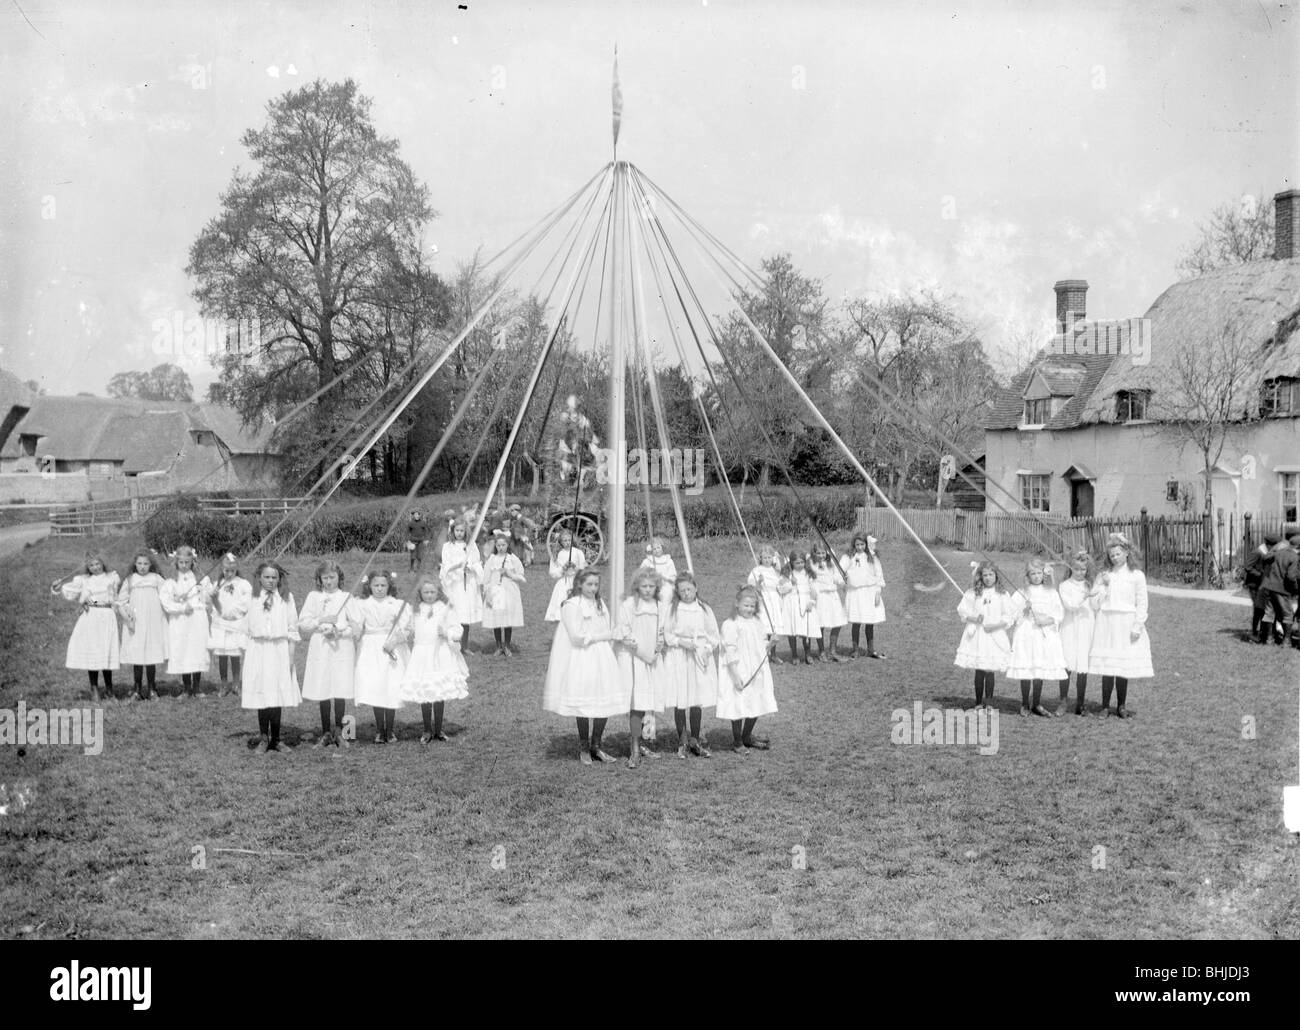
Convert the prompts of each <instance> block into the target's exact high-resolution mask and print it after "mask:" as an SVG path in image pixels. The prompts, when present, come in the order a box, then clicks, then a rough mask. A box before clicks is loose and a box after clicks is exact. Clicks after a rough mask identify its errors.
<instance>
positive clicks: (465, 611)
mask: <svg viewBox="0 0 1300 1030" xmlns="http://www.w3.org/2000/svg"><path fill="white" fill-rule="evenodd" d="M447 532H448V534H449V538H448V540H447V542H446V543H444V544H443V545H442V562H441V564H440V565H439V567H438V579H439V581H440V582H441V583H442V589H443V593H445V594H446V595H447V600H448V601H449V602H450V604H451V607H452V609H453V610H454V611H455V612H456V621H457V622H458V623H460V626H461V634H460V653H461V654H469V628H470V627H471V626H474V625H477V624H478V623H480V622H482V621H483V599H482V598H481V597H480V596H479V594H480V591H481V589H482V583H483V559H482V558H481V557H479V553H478V548H477V547H475V546H474V545H473V544H471V543H470V542H469V527H467V526H466V525H465V523H464V522H463V521H461V520H459V519H457V520H455V521H453V522H452V523H451V525H450V526H449V527H448V530H447Z"/></svg>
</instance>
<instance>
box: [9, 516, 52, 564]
mask: <svg viewBox="0 0 1300 1030" xmlns="http://www.w3.org/2000/svg"><path fill="white" fill-rule="evenodd" d="M49 535H50V524H49V523H48V522H28V523H26V524H24V525H21V526H5V527H4V528H3V529H0V558H7V557H9V555H11V554H15V553H17V552H18V551H21V550H22V549H23V548H24V547H26V546H27V545H28V544H30V543H33V542H34V541H36V540H43V539H44V538H45V537H47V536H49Z"/></svg>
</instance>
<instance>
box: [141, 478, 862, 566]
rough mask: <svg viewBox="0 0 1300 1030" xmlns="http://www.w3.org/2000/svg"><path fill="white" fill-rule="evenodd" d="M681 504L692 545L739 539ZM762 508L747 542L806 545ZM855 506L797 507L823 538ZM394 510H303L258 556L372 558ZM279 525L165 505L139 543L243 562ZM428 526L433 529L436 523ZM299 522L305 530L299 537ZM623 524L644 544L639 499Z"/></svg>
mask: <svg viewBox="0 0 1300 1030" xmlns="http://www.w3.org/2000/svg"><path fill="white" fill-rule="evenodd" d="M661 497H662V499H661ZM682 502H683V504H682V514H683V518H684V520H685V522H686V531H687V533H688V534H689V535H690V536H691V538H692V539H696V538H700V537H719V536H738V535H739V532H740V531H739V528H738V527H737V525H736V517H735V514H734V512H733V511H732V508H731V502H730V500H729V499H728V498H726V497H725V496H722V497H719V496H717V495H714V496H711V497H703V496H699V497H696V496H689V495H688V496H685V497H683V498H682ZM763 502H764V503H760V502H759V500H758V498H757V497H756V495H755V494H754V493H753V491H750V492H749V493H748V494H747V495H746V497H745V499H744V501H743V502H742V504H741V513H742V514H743V515H744V518H745V525H746V528H747V529H748V530H749V532H750V535H751V536H753V537H754V538H756V539H764V540H768V539H792V538H793V539H799V540H808V541H810V542H811V540H812V528H811V526H810V525H809V522H808V517H807V516H805V514H804V512H803V511H802V510H801V509H800V507H799V505H798V504H796V503H795V501H794V499H793V498H792V497H791V496H790V495H789V494H784V493H780V494H772V495H765V496H764V498H763ZM860 503H861V494H860V493H851V492H848V491H846V492H845V493H844V494H842V495H829V496H827V495H822V496H817V497H808V498H805V500H804V505H805V506H806V508H807V510H808V513H809V515H811V517H812V519H813V521H814V522H815V523H816V525H817V526H818V527H819V528H820V529H821V530H822V532H824V533H832V532H844V531H847V530H850V529H852V528H853V525H854V522H855V520H856V517H857V512H856V508H857V506H858V505H859V504H860ZM399 507H400V501H397V500H393V501H389V502H381V503H366V504H361V505H352V504H348V505H339V506H337V507H327V508H326V509H325V510H323V511H322V512H321V513H320V514H318V515H316V516H314V517H313V518H311V520H310V521H307V516H308V514H309V513H310V508H304V510H303V511H301V512H296V513H293V514H291V515H290V516H289V518H288V519H287V520H286V521H285V524H284V525H283V526H282V527H280V528H279V529H278V530H277V531H276V533H275V535H274V536H273V538H272V539H271V540H269V541H268V542H267V544H266V545H265V546H264V547H263V548H262V551H263V553H265V551H266V550H268V549H270V550H271V551H272V552H274V551H278V550H279V549H280V548H281V547H282V546H284V544H285V542H286V541H289V538H290V537H291V536H292V537H293V540H292V541H289V547H288V553H290V554H330V553H338V552H342V551H350V550H354V549H355V550H359V551H367V552H368V551H373V550H375V549H376V548H377V547H378V545H379V541H380V540H381V538H382V537H383V535H384V532H385V530H387V529H388V526H389V523H391V522H392V520H393V518H394V517H395V516H396V515H397V512H398V510H399ZM765 509H766V510H765ZM651 510H652V512H653V514H654V526H655V532H656V533H657V534H658V535H660V536H663V537H667V538H675V537H676V536H677V523H676V520H675V519H674V518H673V512H672V503H671V501H670V500H669V499H668V498H667V497H663V496H662V495H661V496H660V497H656V498H654V499H653V500H652V502H651ZM525 513H526V514H528V515H529V516H530V517H531V518H533V519H534V520H535V521H536V522H537V523H538V524H539V525H540V526H541V527H542V533H545V527H546V521H545V519H544V517H543V513H542V511H541V509H540V507H537V508H529V507H525ZM279 521H280V517H279V516H264V517H254V516H249V515H223V514H220V513H213V512H205V511H196V510H193V509H191V508H188V507H181V506H175V505H169V506H168V507H166V508H163V509H161V510H160V511H158V512H157V513H156V514H155V515H154V516H153V517H152V518H150V519H149V520H148V521H147V522H146V523H145V527H144V534H145V542H146V543H147V544H148V545H149V546H150V547H152V548H154V549H155V550H157V551H161V552H163V553H164V554H166V553H167V552H169V551H174V550H175V549H176V548H177V547H178V546H179V545H181V544H189V545H190V546H191V547H193V548H195V549H196V550H197V551H198V552H199V553H200V554H204V555H213V556H215V555H218V554H224V553H225V552H226V551H233V552H234V553H235V554H247V553H248V552H249V551H251V550H252V549H253V547H254V546H255V545H256V544H257V542H258V541H259V540H261V539H262V537H263V536H264V535H265V534H266V533H268V532H270V530H271V529H272V527H274V526H275V525H276V524H277V523H278V522H279ZM434 521H435V524H436V522H437V515H435V517H434ZM304 522H306V526H305V528H302V530H301V532H299V529H300V527H303V525H304ZM625 523H626V527H627V539H628V540H629V541H631V542H634V543H640V542H642V541H644V540H645V539H646V536H647V534H646V521H645V513H644V509H643V507H642V506H641V504H640V499H639V498H634V495H633V493H632V492H631V491H629V492H628V495H627V506H626V509H625ZM492 524H493V523H492V522H491V521H489V522H488V523H487V528H489V529H490V528H491V526H492ZM405 528H406V527H405V525H404V524H403V525H401V526H399V528H398V530H397V532H396V533H394V534H393V536H392V537H391V538H390V539H389V540H388V542H387V544H386V545H385V547H384V550H386V551H400V550H402V549H403V548H404V547H405V543H406V533H405ZM295 534H296V535H295Z"/></svg>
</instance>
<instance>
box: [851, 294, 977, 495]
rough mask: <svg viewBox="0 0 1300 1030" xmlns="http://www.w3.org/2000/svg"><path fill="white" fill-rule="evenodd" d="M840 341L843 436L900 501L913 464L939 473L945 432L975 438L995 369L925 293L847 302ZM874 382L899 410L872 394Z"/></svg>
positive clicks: (955, 317)
mask: <svg viewBox="0 0 1300 1030" xmlns="http://www.w3.org/2000/svg"><path fill="white" fill-rule="evenodd" d="M840 340H841V346H842V348H843V354H842V361H843V362H844V368H845V369H846V373H847V377H846V380H845V384H844V385H845V387H846V389H844V390H842V391H841V392H840V396H841V398H842V399H843V403H842V406H844V405H847V410H846V411H845V413H844V421H845V423H846V425H847V430H848V442H849V443H850V445H851V446H852V447H853V448H854V449H855V450H857V451H858V452H859V453H861V454H863V455H864V457H865V458H866V459H867V460H868V462H869V463H870V464H871V465H874V466H875V468H876V470H878V471H879V472H880V473H882V474H883V475H884V477H885V478H886V480H887V482H888V483H889V484H890V491H889V492H890V493H891V494H892V496H893V498H894V500H895V501H901V500H902V499H903V491H904V490H905V489H906V487H907V485H908V482H909V479H910V478H911V476H912V475H913V472H914V471H915V470H917V469H918V468H919V469H921V470H922V471H924V472H925V473H927V477H928V474H929V473H930V472H932V471H933V472H934V473H935V474H937V469H938V459H937V458H936V457H935V456H934V450H935V449H938V450H946V449H947V446H946V444H945V443H944V438H945V437H946V438H948V439H956V440H957V441H958V442H960V443H961V444H962V445H963V447H966V446H970V445H972V444H973V443H974V442H975V441H976V440H977V439H978V435H979V429H980V426H981V425H982V420H983V412H984V410H985V407H986V404H987V399H988V398H989V397H990V396H992V392H993V391H992V387H993V384H994V382H995V376H994V374H993V370H992V368H991V367H990V365H989V363H988V360H987V358H986V356H985V354H984V350H983V347H982V346H981V344H980V341H979V340H978V339H977V338H976V337H975V336H974V334H973V332H972V330H971V327H970V326H969V325H968V324H967V323H966V321H965V320H964V319H963V318H962V317H961V316H960V315H959V314H958V313H957V311H956V310H955V309H954V308H953V307H952V306H951V305H950V304H949V303H948V302H946V301H944V300H943V299H941V298H939V297H936V296H934V295H932V294H928V293H926V294H920V295H904V296H900V297H890V298H887V299H885V300H875V301H873V300H866V299H857V300H852V301H849V302H848V303H847V304H845V305H844V307H843V321H842V323H841V328H840ZM876 383H880V384H881V386H882V387H883V388H884V391H885V395H886V396H888V397H892V398H895V399H896V400H897V401H898V402H901V406H902V408H903V409H904V410H903V412H900V411H899V409H898V405H890V404H888V403H885V402H883V401H880V400H878V399H877V398H878V395H879V394H880V388H879V387H877V386H876V385H875V384H876ZM864 390H865V393H864V392H863V391H864Z"/></svg>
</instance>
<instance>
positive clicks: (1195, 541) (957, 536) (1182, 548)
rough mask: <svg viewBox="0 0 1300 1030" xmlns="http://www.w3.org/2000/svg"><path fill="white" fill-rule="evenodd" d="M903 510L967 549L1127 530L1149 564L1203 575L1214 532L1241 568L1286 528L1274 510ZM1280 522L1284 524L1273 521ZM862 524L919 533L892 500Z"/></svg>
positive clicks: (1048, 547) (1070, 546) (896, 536)
mask: <svg viewBox="0 0 1300 1030" xmlns="http://www.w3.org/2000/svg"><path fill="white" fill-rule="evenodd" d="M898 510H899V513H900V514H901V515H902V516H903V518H904V519H906V520H907V522H908V524H909V525H910V526H911V527H912V529H913V530H914V531H915V532H916V534H917V536H919V537H920V538H921V539H922V540H923V541H925V542H926V543H928V544H930V543H938V544H947V545H950V546H953V547H957V548H960V549H962V550H965V551H1012V552H1018V551H1028V552H1033V553H1040V554H1044V555H1063V554H1070V553H1072V552H1074V551H1077V550H1086V551H1088V552H1090V553H1091V554H1093V555H1098V556H1099V555H1101V554H1102V552H1103V551H1104V550H1105V546H1106V537H1107V535H1108V534H1110V533H1123V534H1124V535H1125V536H1127V537H1128V538H1129V540H1131V541H1132V542H1133V543H1134V545H1135V546H1136V547H1137V549H1138V552H1139V554H1140V556H1141V558H1142V563H1143V567H1144V568H1145V569H1146V571H1148V572H1151V573H1155V574H1157V575H1178V576H1180V577H1181V578H1184V579H1187V578H1199V575H1200V574H1199V571H1198V570H1199V567H1200V565H1201V559H1202V553H1203V549H1204V546H1205V541H1206V537H1207V534H1208V536H1209V539H1210V541H1211V553H1212V554H1214V556H1215V558H1216V560H1217V562H1218V566H1219V572H1220V573H1221V574H1226V573H1228V572H1231V571H1232V570H1233V569H1235V568H1238V567H1239V566H1240V564H1241V561H1242V560H1243V558H1244V556H1245V554H1246V553H1248V552H1249V550H1250V547H1251V546H1252V538H1253V543H1256V544H1257V543H1258V542H1259V540H1261V539H1262V534H1263V533H1264V532H1266V531H1274V532H1276V531H1278V530H1280V529H1281V526H1282V523H1281V519H1280V517H1277V516H1273V517H1271V518H1270V516H1269V515H1268V514H1262V515H1254V516H1251V515H1247V516H1245V517H1244V518H1243V519H1238V518H1237V517H1236V515H1235V513H1232V512H1228V513H1226V514H1220V515H1219V516H1218V517H1217V518H1216V519H1214V520H1210V519H1207V518H1206V517H1205V516H1203V515H1175V516H1168V515H1156V516H1151V515H1149V514H1148V513H1147V511H1146V509H1143V510H1142V511H1141V512H1140V513H1139V514H1137V515H1122V516H1115V515H1110V516H1094V517H1092V518H1078V519H1072V518H1065V517H1062V516H1060V515H1050V514H1037V515H1036V514H1031V513H1029V512H1013V513H1003V512H982V511H964V510H962V509H960V508H940V509H935V508H900V509H898ZM1274 522H1276V525H1273V523H1274ZM858 527H859V528H860V529H862V530H865V531H866V532H869V533H871V534H872V535H873V536H875V537H877V538H878V539H880V540H907V539H911V534H909V533H908V532H907V530H906V529H905V528H904V527H903V524H902V523H901V522H900V521H899V520H898V519H897V518H896V517H895V516H894V515H893V513H891V512H890V511H889V509H887V508H879V507H873V508H859V509H858Z"/></svg>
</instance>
